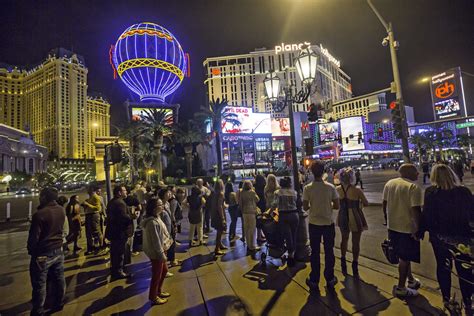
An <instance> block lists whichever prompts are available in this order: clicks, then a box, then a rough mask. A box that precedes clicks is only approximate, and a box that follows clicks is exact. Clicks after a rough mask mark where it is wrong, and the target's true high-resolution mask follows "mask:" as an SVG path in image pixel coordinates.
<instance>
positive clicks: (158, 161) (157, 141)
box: [154, 135, 163, 181]
mask: <svg viewBox="0 0 474 316" xmlns="http://www.w3.org/2000/svg"><path fill="white" fill-rule="evenodd" d="M154 147H155V150H156V158H155V164H154V165H155V171H156V174H157V176H158V181H160V180H162V179H163V166H162V163H161V148H162V147H163V135H159V136H158V137H157V138H156V139H155V144H154Z"/></svg>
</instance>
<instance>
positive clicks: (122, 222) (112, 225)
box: [105, 197, 133, 240]
mask: <svg viewBox="0 0 474 316" xmlns="http://www.w3.org/2000/svg"><path fill="white" fill-rule="evenodd" d="M132 233H133V221H132V218H131V217H130V213H129V212H128V209H127V204H125V202H124V200H123V199H122V198H116V197H114V198H113V199H112V200H110V202H109V204H108V205H107V230H106V232H105V237H106V238H107V239H108V240H120V239H125V238H128V237H130V236H131V235H132Z"/></svg>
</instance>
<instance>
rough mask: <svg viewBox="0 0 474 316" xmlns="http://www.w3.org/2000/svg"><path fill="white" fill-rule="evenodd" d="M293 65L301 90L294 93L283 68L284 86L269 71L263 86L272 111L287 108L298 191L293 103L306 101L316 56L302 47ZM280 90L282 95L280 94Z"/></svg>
mask: <svg viewBox="0 0 474 316" xmlns="http://www.w3.org/2000/svg"><path fill="white" fill-rule="evenodd" d="M293 64H294V65H295V68H296V71H297V73H298V76H299V78H300V80H301V85H302V87H301V90H299V91H296V89H295V87H294V86H292V85H291V83H290V73H289V72H290V68H289V67H286V68H285V73H286V76H285V77H286V80H287V82H286V85H285V86H284V87H280V86H281V84H280V78H279V77H278V75H277V74H276V73H275V72H273V71H270V72H269V73H268V74H267V75H266V76H265V80H264V81H263V84H264V86H265V92H266V97H267V99H268V101H270V102H271V103H272V107H273V110H274V111H276V112H282V111H283V110H284V109H285V108H286V107H288V114H289V119H290V133H291V135H290V136H291V161H292V169H293V183H294V188H295V190H296V191H299V190H300V183H299V176H298V160H297V156H296V137H295V122H294V120H293V103H303V102H305V101H306V100H308V98H309V95H310V92H311V84H312V83H313V81H314V79H315V78H316V70H317V56H316V54H315V53H314V52H313V51H312V50H311V48H310V47H304V48H303V49H302V50H301V52H300V53H299V55H298V57H296V58H295V60H294V62H293ZM280 90H282V92H283V93H282V94H280Z"/></svg>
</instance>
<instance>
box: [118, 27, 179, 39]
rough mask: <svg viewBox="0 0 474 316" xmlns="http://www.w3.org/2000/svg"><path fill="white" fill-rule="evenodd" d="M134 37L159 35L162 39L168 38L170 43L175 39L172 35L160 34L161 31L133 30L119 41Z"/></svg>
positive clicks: (121, 36) (123, 35)
mask: <svg viewBox="0 0 474 316" xmlns="http://www.w3.org/2000/svg"><path fill="white" fill-rule="evenodd" d="M133 35H157V36H159V37H161V38H166V39H167V40H168V41H170V42H172V41H173V37H172V36H171V35H169V34H166V33H163V32H160V31H155V30H149V29H139V30H131V31H128V32H125V33H123V34H122V35H120V37H119V39H124V38H125V37H128V36H133Z"/></svg>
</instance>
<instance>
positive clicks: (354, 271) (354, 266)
mask: <svg viewBox="0 0 474 316" xmlns="http://www.w3.org/2000/svg"><path fill="white" fill-rule="evenodd" d="M352 274H353V275H354V277H356V278H358V277H359V263H358V262H357V261H352Z"/></svg>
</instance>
